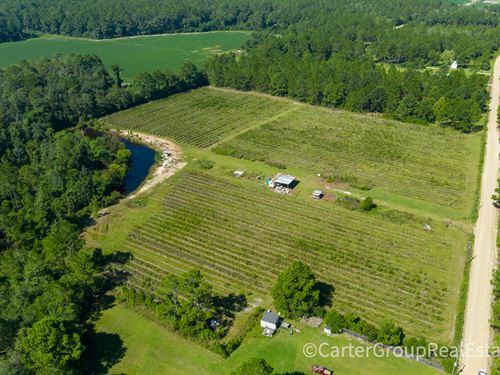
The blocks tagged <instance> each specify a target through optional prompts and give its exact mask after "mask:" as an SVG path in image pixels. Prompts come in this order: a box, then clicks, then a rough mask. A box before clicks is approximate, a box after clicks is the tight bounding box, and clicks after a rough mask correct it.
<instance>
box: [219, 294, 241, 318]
mask: <svg viewBox="0 0 500 375" xmlns="http://www.w3.org/2000/svg"><path fill="white" fill-rule="evenodd" d="M214 305H215V308H216V309H217V313H218V314H220V315H224V316H226V317H228V318H234V315H235V314H236V313H237V312H240V311H242V310H243V309H244V308H245V307H247V306H248V302H247V297H246V296H245V295H244V294H234V293H231V294H228V295H227V296H215V297H214Z"/></svg>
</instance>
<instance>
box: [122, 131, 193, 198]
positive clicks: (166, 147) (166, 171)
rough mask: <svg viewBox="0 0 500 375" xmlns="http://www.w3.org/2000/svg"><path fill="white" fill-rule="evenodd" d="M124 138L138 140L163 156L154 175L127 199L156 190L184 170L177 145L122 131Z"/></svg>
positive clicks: (162, 139)
mask: <svg viewBox="0 0 500 375" xmlns="http://www.w3.org/2000/svg"><path fill="white" fill-rule="evenodd" d="M120 134H121V135H122V136H125V137H128V138H132V139H134V138H135V139H137V140H139V141H140V142H143V143H146V144H148V145H150V146H152V147H153V148H154V149H156V150H158V151H160V152H161V154H162V158H161V163H160V165H159V166H158V167H157V168H156V170H155V171H154V172H153V175H152V176H151V177H150V178H148V179H147V180H146V182H145V183H144V184H142V185H141V187H140V188H139V189H138V190H137V191H135V192H134V193H133V194H130V195H129V196H128V197H127V198H126V199H134V198H135V197H136V196H138V195H139V194H143V193H146V192H148V191H150V190H151V189H152V188H154V187H155V186H156V185H159V184H161V183H162V182H163V181H165V180H166V179H167V178H169V177H170V176H172V175H173V174H175V172H177V171H178V170H180V169H182V168H184V167H185V166H186V163H184V162H181V161H180V159H181V157H182V150H181V149H180V148H179V146H177V145H176V144H175V143H172V142H170V141H168V140H166V139H164V138H159V137H155V136H154V135H150V134H145V133H137V132H133V133H131V132H129V131H126V130H124V131H121V132H120Z"/></svg>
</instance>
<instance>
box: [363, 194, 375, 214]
mask: <svg viewBox="0 0 500 375" xmlns="http://www.w3.org/2000/svg"><path fill="white" fill-rule="evenodd" d="M375 207H377V205H376V204H375V203H373V198H372V197H366V198H365V199H363V200H362V201H361V203H360V205H359V209H360V210H363V211H371V210H373V209H374V208H375Z"/></svg>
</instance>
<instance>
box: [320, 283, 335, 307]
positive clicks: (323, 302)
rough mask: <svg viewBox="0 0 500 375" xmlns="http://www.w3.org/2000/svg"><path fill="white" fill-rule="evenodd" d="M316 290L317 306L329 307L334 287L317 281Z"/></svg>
mask: <svg viewBox="0 0 500 375" xmlns="http://www.w3.org/2000/svg"><path fill="white" fill-rule="evenodd" d="M316 289H317V290H319V304H320V306H331V305H332V300H333V294H334V293H335V287H334V286H333V285H330V284H327V283H323V282H321V281H318V282H317V283H316Z"/></svg>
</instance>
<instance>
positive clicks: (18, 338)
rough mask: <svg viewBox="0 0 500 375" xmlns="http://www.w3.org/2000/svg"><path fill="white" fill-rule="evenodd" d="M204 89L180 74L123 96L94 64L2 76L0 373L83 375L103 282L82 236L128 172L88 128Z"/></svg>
mask: <svg viewBox="0 0 500 375" xmlns="http://www.w3.org/2000/svg"><path fill="white" fill-rule="evenodd" d="M151 76H154V77H155V79H154V80H151ZM158 77H159V78H162V80H160V79H159V78H158ZM151 81H153V82H154V85H153V84H152V83H151ZM159 81H161V83H160V82H159ZM202 84H206V77H205V76H204V75H203V74H202V73H200V72H199V71H198V69H197V68H196V67H195V66H194V65H192V64H186V65H184V67H183V68H182V69H181V71H180V73H179V74H172V73H169V72H153V73H151V74H146V75H141V76H139V77H137V79H136V81H135V82H134V86H133V87H122V84H121V78H120V69H119V67H114V68H113V73H112V74H110V73H109V72H108V71H107V70H106V69H105V67H104V65H103V63H102V62H101V60H100V59H99V58H97V57H96V56H79V55H70V56H65V57H62V56H57V57H55V58H52V59H44V60H40V61H38V62H33V63H28V62H23V63H21V64H17V65H12V66H9V67H8V68H6V69H3V70H0V373H9V374H26V373H28V374H30V373H51V374H52V373H53V374H59V373H64V374H71V373H86V372H87V373H88V371H87V370H88V369H87V368H86V366H87V364H88V361H86V359H85V356H86V349H87V341H88V337H89V334H90V332H92V326H91V324H90V323H89V322H90V321H91V318H92V317H93V316H94V314H96V311H97V310H98V307H99V299H100V296H101V295H102V293H104V291H105V290H106V288H108V287H111V286H112V285H113V277H112V273H111V272H110V269H109V267H108V266H107V265H108V263H109V259H108V257H104V256H103V255H102V253H101V252H100V250H98V249H90V248H87V247H85V245H84V243H83V241H82V239H81V231H82V228H83V227H84V226H85V225H86V224H87V223H88V219H89V216H90V214H92V213H95V212H97V211H98V210H99V209H100V208H101V207H104V206H107V205H109V204H111V203H113V202H115V201H116V200H117V199H118V198H119V197H121V196H122V191H123V182H124V177H125V174H126V171H127V168H128V163H129V160H130V152H129V151H128V150H126V149H125V147H124V145H123V143H122V142H121V140H120V139H119V138H118V137H117V136H116V135H114V134H112V133H110V132H108V131H106V130H105V129H103V128H102V127H101V126H100V124H99V123H97V122H96V121H95V120H93V119H94V118H96V117H100V116H102V115H104V114H107V113H110V112H113V111H116V110H119V109H121V108H125V107H128V106H131V105H136V104H139V103H142V102H144V101H147V100H150V99H152V98H157V97H164V96H168V95H172V94H174V93H176V92H180V91H183V90H188V89H190V88H194V87H196V86H197V85H202ZM153 86H154V87H153Z"/></svg>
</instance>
